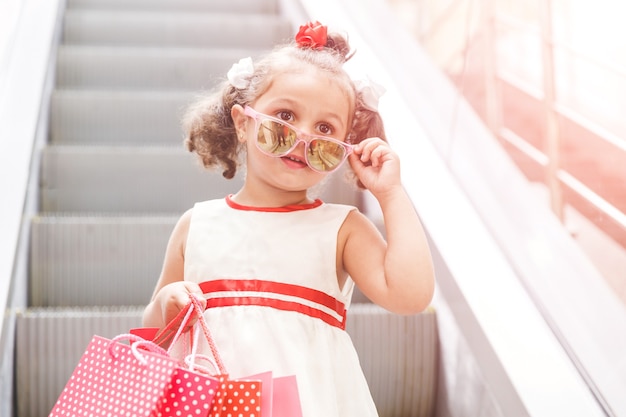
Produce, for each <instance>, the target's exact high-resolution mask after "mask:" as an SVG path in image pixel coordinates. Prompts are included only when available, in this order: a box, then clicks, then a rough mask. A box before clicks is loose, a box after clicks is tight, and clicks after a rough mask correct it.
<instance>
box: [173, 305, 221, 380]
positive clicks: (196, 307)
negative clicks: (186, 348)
mask: <svg viewBox="0 0 626 417" xmlns="http://www.w3.org/2000/svg"><path fill="white" fill-rule="evenodd" d="M189 298H190V299H191V303H190V304H191V306H193V309H194V311H195V312H196V314H197V316H198V323H199V324H200V327H201V328H202V332H203V333H204V338H205V339H206V341H207V343H208V345H209V348H210V349H211V355H213V358H214V359H215V365H217V370H218V371H219V372H220V373H221V374H227V373H228V372H226V367H225V366H224V362H223V361H222V358H221V356H220V354H219V352H218V351H217V346H216V345H215V342H214V341H213V336H212V335H211V331H210V330H209V325H208V324H207V322H206V319H205V318H204V309H203V308H202V304H200V299H199V298H198V297H197V296H196V295H195V294H189ZM191 306H190V309H191V308H192V307H191ZM181 327H182V326H181ZM194 345H196V347H197V343H194ZM193 354H194V353H193V352H192V355H193ZM203 356H204V355H202V356H201V357H203Z"/></svg>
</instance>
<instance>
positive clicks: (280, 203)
mask: <svg viewBox="0 0 626 417" xmlns="http://www.w3.org/2000/svg"><path fill="white" fill-rule="evenodd" d="M230 199H231V200H232V201H234V202H235V203H237V204H240V205H242V206H249V207H285V206H295V205H305V204H311V203H313V201H314V200H312V199H311V198H309V197H308V196H307V193H306V190H304V191H275V192H263V193H257V192H254V191H251V190H250V189H247V188H246V187H245V186H244V187H243V188H241V189H240V190H239V191H238V192H237V193H236V194H233V195H232V196H231V198H230Z"/></svg>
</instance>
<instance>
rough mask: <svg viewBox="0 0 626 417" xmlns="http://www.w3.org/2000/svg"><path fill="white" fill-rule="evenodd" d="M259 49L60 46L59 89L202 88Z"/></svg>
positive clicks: (213, 82)
mask: <svg viewBox="0 0 626 417" xmlns="http://www.w3.org/2000/svg"><path fill="white" fill-rule="evenodd" d="M261 52H262V50H260V49H258V48H249V49H232V48H231V49H206V48H158V47H154V48H151V47H143V48H139V47H137V48H133V47H104V46H100V47H93V46H61V47H60V48H59V52H58V54H57V73H56V86H57V88H59V89H61V88H78V89H80V88H87V89H113V90H125V89H127V90H141V89H148V90H181V89H182V90H202V89H209V88H212V87H213V86H215V84H216V83H218V82H220V81H222V80H225V79H226V72H227V71H228V69H229V68H230V67H231V66H232V64H233V63H234V62H237V61H239V60H240V59H241V58H245V57H247V56H253V57H254V56H257V55H259V54H260V53H261Z"/></svg>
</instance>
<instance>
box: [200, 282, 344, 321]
mask: <svg viewBox="0 0 626 417" xmlns="http://www.w3.org/2000/svg"><path fill="white" fill-rule="evenodd" d="M200 288H201V289H202V292H203V293H204V296H205V298H206V299H207V308H213V307H231V306H240V305H248V306H250V305H255V306H265V307H272V308H276V309H278V310H285V311H295V312H298V313H302V314H306V315H308V316H310V317H314V318H317V319H320V320H322V321H324V322H326V323H327V324H330V325H331V326H335V327H338V328H340V329H342V330H345V328H346V306H345V304H344V303H342V302H341V301H339V300H337V299H336V298H334V297H332V296H330V295H328V294H326V293H325V292H323V291H319V290H315V289H313V288H308V287H303V286H300V285H293V284H285V283H282V282H274V281H263V280H255V279H250V280H248V279H219V280H213V281H205V282H202V283H200Z"/></svg>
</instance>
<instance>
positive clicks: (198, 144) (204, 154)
mask: <svg viewBox="0 0 626 417" xmlns="http://www.w3.org/2000/svg"><path fill="white" fill-rule="evenodd" d="M239 95H240V91H239V90H237V89H236V88H234V87H233V86H232V85H230V84H229V83H227V82H225V83H224V85H223V87H222V88H221V89H219V90H218V91H217V92H216V93H214V94H211V95H208V96H204V97H201V98H199V99H198V100H197V101H196V102H194V103H193V104H191V105H190V106H189V107H188V109H187V111H186V113H185V115H184V117H183V120H182V126H183V132H184V134H185V146H186V148H187V150H189V152H195V153H196V154H197V155H198V157H199V158H200V161H201V162H202V165H203V166H204V167H205V168H214V167H217V166H221V167H222V168H223V171H222V175H223V176H224V178H227V179H231V178H233V177H234V176H235V174H236V173H237V168H238V165H239V157H238V155H239V151H240V148H241V144H240V143H239V141H238V140H237V132H236V130H235V125H234V122H233V119H232V117H231V115H230V110H231V108H232V106H233V105H234V104H236V103H237V102H238V100H239Z"/></svg>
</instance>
